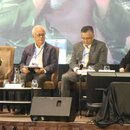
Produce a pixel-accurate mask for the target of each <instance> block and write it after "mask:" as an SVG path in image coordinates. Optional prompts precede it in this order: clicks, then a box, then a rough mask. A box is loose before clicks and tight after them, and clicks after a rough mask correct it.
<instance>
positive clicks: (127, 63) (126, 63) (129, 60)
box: [119, 50, 130, 72]
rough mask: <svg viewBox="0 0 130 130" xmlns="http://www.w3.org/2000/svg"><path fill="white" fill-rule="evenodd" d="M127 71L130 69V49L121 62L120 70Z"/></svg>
mask: <svg viewBox="0 0 130 130" xmlns="http://www.w3.org/2000/svg"><path fill="white" fill-rule="evenodd" d="M125 71H126V72H127V71H130V50H129V51H128V52H127V54H126V55H125V56H124V57H123V58H122V60H121V62H120V64H119V72H125Z"/></svg>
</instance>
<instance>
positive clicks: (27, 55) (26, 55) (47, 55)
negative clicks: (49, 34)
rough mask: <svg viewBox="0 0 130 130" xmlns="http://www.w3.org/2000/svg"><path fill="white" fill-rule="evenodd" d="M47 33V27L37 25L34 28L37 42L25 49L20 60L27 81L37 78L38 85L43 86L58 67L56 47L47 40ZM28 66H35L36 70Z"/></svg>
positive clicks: (33, 34)
mask: <svg viewBox="0 0 130 130" xmlns="http://www.w3.org/2000/svg"><path fill="white" fill-rule="evenodd" d="M45 34H46V32H45V28H44V27H43V26H41V25H36V26H35V27H34V28H33V29H32V36H33V38H34V41H35V43H33V44H31V45H29V46H27V47H26V48H25V49H24V51H23V54H22V59H21V62H20V70H21V72H22V78H23V79H24V80H25V83H26V82H28V81H32V79H36V80H37V81H38V87H41V88H42V87H43V86H42V85H43V82H44V81H45V80H50V79H51V74H52V73H53V72H54V71H55V70H56V69H57V67H58V58H57V54H56V49H55V47H54V46H52V45H49V44H48V43H47V42H45ZM27 66H32V67H34V71H31V70H30V69H29V68H28V67H27ZM35 67H36V68H35Z"/></svg>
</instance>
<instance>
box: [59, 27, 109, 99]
mask: <svg viewBox="0 0 130 130" xmlns="http://www.w3.org/2000/svg"><path fill="white" fill-rule="evenodd" d="M81 39H82V41H81V42H79V43H77V44H75V45H74V47H73V53H72V57H71V61H70V65H69V66H70V69H69V71H68V72H67V73H65V74H63V75H62V79H61V96H63V97H68V96H70V89H71V87H72V86H73V85H72V83H75V82H77V81H78V70H80V69H81V68H83V69H84V68H85V69H87V68H88V66H89V65H93V67H94V69H95V70H96V71H98V70H99V69H103V67H104V65H105V64H107V51H108V50H107V47H106V44H105V43H104V42H102V41H98V40H96V39H94V30H93V27H92V26H84V27H83V28H82V29H81Z"/></svg>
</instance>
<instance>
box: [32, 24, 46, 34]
mask: <svg viewBox="0 0 130 130" xmlns="http://www.w3.org/2000/svg"><path fill="white" fill-rule="evenodd" d="M37 28H41V29H43V30H44V31H46V30H45V27H44V26H42V25H36V26H34V27H33V29H32V35H34V34H35V32H36V29H37Z"/></svg>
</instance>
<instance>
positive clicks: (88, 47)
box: [83, 44, 91, 49]
mask: <svg viewBox="0 0 130 130" xmlns="http://www.w3.org/2000/svg"><path fill="white" fill-rule="evenodd" d="M83 46H84V47H85V48H87V49H90V47H91V44H90V45H88V46H87V45H85V44H83Z"/></svg>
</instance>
